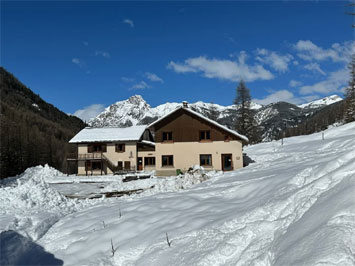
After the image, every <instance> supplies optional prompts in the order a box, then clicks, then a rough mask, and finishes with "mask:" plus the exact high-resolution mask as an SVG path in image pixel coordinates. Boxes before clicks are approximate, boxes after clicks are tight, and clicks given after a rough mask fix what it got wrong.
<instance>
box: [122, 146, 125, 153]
mask: <svg viewBox="0 0 355 266" xmlns="http://www.w3.org/2000/svg"><path fill="white" fill-rule="evenodd" d="M122 151H123V152H125V151H126V144H122Z"/></svg>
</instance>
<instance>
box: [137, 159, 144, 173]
mask: <svg viewBox="0 0 355 266" xmlns="http://www.w3.org/2000/svg"><path fill="white" fill-rule="evenodd" d="M142 170H143V159H142V157H138V171H142Z"/></svg>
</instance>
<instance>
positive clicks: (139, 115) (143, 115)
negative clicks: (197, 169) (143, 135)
mask: <svg viewBox="0 0 355 266" xmlns="http://www.w3.org/2000/svg"><path fill="white" fill-rule="evenodd" d="M179 106H181V103H176V102H172V103H170V102H168V103H165V104H161V105H158V106H157V107H151V106H150V105H149V104H148V103H147V102H146V101H145V100H144V99H143V98H142V96H140V95H134V96H131V97H130V98H129V99H127V100H124V101H118V102H116V103H114V104H112V105H110V106H109V107H107V108H106V109H105V110H104V111H103V112H102V113H100V114H99V115H98V116H97V117H95V118H93V119H91V120H90V121H89V125H90V126H93V127H102V126H122V127H125V126H126V127H127V126H132V125H139V124H143V125H144V124H149V123H151V122H152V121H154V120H156V119H158V118H159V117H162V116H164V115H166V114H168V113H170V112H171V111H172V110H174V109H176V108H178V107H179ZM189 107H190V108H192V109H194V110H195V111H198V112H199V113H202V114H204V115H207V116H209V117H212V116H213V115H215V116H216V117H213V118H215V119H223V118H225V117H228V116H230V115H231V114H234V112H235V109H236V106H235V105H229V106H222V105H219V104H214V103H205V102H202V101H198V102H196V103H190V104H189ZM251 108H252V109H253V110H258V109H260V108H262V105H260V104H258V103H254V102H253V103H252V104H251ZM212 113H213V114H212Z"/></svg>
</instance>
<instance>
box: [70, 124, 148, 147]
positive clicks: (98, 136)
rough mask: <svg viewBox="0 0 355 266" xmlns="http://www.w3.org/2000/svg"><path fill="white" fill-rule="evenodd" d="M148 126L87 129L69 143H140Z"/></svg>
mask: <svg viewBox="0 0 355 266" xmlns="http://www.w3.org/2000/svg"><path fill="white" fill-rule="evenodd" d="M145 129H146V126H133V127H125V128H120V127H100V128H94V127H86V128H84V129H83V130H81V131H80V132H79V133H78V134H76V135H75V136H74V137H73V138H72V139H71V140H70V141H69V143H84V142H108V141H138V140H139V139H140V138H141V136H142V135H143V133H144V130H145Z"/></svg>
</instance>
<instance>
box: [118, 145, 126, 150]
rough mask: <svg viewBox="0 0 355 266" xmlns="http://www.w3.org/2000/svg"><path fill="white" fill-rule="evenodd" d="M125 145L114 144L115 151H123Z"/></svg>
mask: <svg viewBox="0 0 355 266" xmlns="http://www.w3.org/2000/svg"><path fill="white" fill-rule="evenodd" d="M125 150H126V145H125V144H116V152H125Z"/></svg>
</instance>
